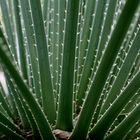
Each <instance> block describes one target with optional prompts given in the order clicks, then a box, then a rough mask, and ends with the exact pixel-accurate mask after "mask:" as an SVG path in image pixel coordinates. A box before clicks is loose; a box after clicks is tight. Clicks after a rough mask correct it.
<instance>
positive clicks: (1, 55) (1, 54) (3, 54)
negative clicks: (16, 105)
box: [0, 30, 54, 140]
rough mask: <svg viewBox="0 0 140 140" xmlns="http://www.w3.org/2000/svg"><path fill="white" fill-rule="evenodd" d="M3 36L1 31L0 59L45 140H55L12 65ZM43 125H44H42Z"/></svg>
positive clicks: (36, 104)
mask: <svg viewBox="0 0 140 140" xmlns="http://www.w3.org/2000/svg"><path fill="white" fill-rule="evenodd" d="M2 37H3V34H2V31H1V30H0V59H1V61H2V62H3V64H4V65H5V67H6V68H7V70H8V72H9V73H10V75H11V77H12V78H13V79H14V81H15V83H16V85H17V86H18V88H19V90H20V91H21V92H19V93H20V94H21V96H22V97H23V98H24V99H25V100H26V102H27V104H28V105H29V107H30V109H31V112H32V114H33V115H34V118H35V120H36V123H37V126H38V128H39V130H40V134H41V137H42V139H43V140H46V139H52V140H53V139H54V136H53V134H52V131H51V128H50V126H49V124H48V121H47V119H46V117H45V114H44V113H43V112H42V110H41V108H40V106H39V104H38V103H37V102H36V101H35V99H34V97H33V95H32V93H31V92H30V90H29V88H28V87H27V85H26V84H25V83H24V81H23V79H22V78H21V76H20V75H19V73H18V72H17V70H16V69H15V66H14V65H13V64H12V63H11V61H10V59H9V58H8V56H7V54H8V52H7V50H4V45H6V44H5V42H4V41H3V38H2ZM42 124H43V125H42Z"/></svg>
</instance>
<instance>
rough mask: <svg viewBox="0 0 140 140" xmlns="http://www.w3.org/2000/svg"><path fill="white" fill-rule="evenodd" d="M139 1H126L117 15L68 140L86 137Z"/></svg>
mask: <svg viewBox="0 0 140 140" xmlns="http://www.w3.org/2000/svg"><path fill="white" fill-rule="evenodd" d="M139 2H140V1H139V0H137V1H136V2H135V3H134V2H133V0H127V1H126V5H125V7H124V9H123V11H122V13H121V15H120V17H119V20H118V22H117V25H116V27H115V29H114V31H113V33H112V36H111V39H110V41H109V43H108V46H107V47H106V50H105V53H104V55H103V57H102V59H101V62H100V65H99V68H98V70H97V72H96V75H95V77H94V80H93V84H92V86H91V88H90V91H89V93H88V95H87V97H86V100H85V102H84V105H83V108H82V111H81V113H80V117H79V120H78V122H77V124H76V127H75V129H74V130H73V133H72V135H71V137H70V140H73V139H79V138H80V139H86V136H87V133H88V129H89V125H90V122H91V119H92V116H93V113H94V111H95V109H96V106H97V103H98V101H99V99H100V95H101V91H102V89H103V87H104V84H105V81H106V79H107V76H108V74H109V72H110V69H111V67H112V65H113V63H114V60H115V58H116V56H117V54H118V51H119V49H120V47H121V43H122V41H123V39H124V37H125V34H126V32H127V31H128V28H129V25H130V23H131V20H132V18H133V15H134V13H135V12H136V9H137V7H138V5H139Z"/></svg>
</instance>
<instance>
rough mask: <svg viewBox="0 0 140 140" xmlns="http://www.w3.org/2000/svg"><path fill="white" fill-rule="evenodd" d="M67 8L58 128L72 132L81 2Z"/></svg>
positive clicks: (73, 1) (71, 4) (73, 3)
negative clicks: (74, 79) (77, 36)
mask: <svg viewBox="0 0 140 140" xmlns="http://www.w3.org/2000/svg"><path fill="white" fill-rule="evenodd" d="M67 8H68V9H67V15H66V27H65V36H64V50H63V62H62V64H63V65H62V79H61V89H60V97H59V106H58V118H57V123H56V128H59V129H62V130H67V131H71V130H72V127H73V126H72V103H73V102H72V100H73V75H74V57H75V47H76V30H77V20H78V8H79V0H77V1H75V0H69V1H68V7H67Z"/></svg>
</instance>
